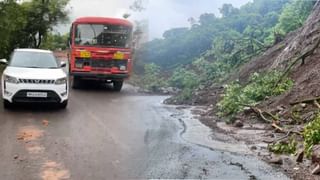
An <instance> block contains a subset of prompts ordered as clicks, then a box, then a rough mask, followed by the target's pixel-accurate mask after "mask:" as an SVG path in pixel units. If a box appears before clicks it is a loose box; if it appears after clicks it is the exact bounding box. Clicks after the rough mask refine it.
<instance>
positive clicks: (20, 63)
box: [10, 51, 59, 68]
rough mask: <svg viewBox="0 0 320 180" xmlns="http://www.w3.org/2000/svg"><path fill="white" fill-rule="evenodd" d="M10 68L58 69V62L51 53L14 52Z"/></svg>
mask: <svg viewBox="0 0 320 180" xmlns="http://www.w3.org/2000/svg"><path fill="white" fill-rule="evenodd" d="M10 66H13V67H25V68H59V65H58V61H57V59H56V58H55V57H54V55H53V54H52V53H46V52H28V51H15V52H14V53H13V56H12V58H11V61H10Z"/></svg>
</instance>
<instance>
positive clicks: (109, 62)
mask: <svg viewBox="0 0 320 180" xmlns="http://www.w3.org/2000/svg"><path fill="white" fill-rule="evenodd" d="M127 63H128V60H114V59H105V60H104V59H76V64H80V65H82V66H91V67H93V68H112V67H120V66H127Z"/></svg>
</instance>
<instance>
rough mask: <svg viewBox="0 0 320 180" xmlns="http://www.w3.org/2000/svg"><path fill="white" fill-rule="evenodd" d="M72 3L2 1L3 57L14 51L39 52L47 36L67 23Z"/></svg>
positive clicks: (0, 54) (64, 0) (0, 46)
mask: <svg viewBox="0 0 320 180" xmlns="http://www.w3.org/2000/svg"><path fill="white" fill-rule="evenodd" d="M68 2H69V0H55V1H51V0H30V1H22V2H19V1H15V0H4V1H0V37H1V39H0V57H8V56H9V54H10V53H11V52H12V50H13V49H14V48H18V47H19V48H26V47H31V48H39V47H40V46H41V44H42V42H43V40H44V39H45V38H46V37H47V35H48V33H49V32H50V31H51V30H52V28H53V27H54V26H56V25H57V24H58V23H60V22H64V21H66V20H67V14H68V12H67V11H66V9H65V7H66V5H67V3H68Z"/></svg>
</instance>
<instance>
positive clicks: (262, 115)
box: [242, 104, 279, 123]
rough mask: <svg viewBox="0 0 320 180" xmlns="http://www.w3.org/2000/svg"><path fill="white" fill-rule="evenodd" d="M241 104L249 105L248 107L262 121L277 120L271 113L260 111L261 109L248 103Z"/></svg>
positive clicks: (271, 121) (270, 121)
mask: <svg viewBox="0 0 320 180" xmlns="http://www.w3.org/2000/svg"><path fill="white" fill-rule="evenodd" d="M242 106H245V107H249V108H250V109H252V111H253V112H254V113H256V114H257V115H258V116H259V117H260V118H261V119H262V120H263V121H265V122H267V123H273V122H274V121H279V118H278V117H276V116H275V115H273V114H271V113H270V112H267V111H262V110H261V109H259V108H257V107H254V106H252V105H248V104H242ZM265 115H268V116H270V117H271V118H272V120H269V119H268V118H267V117H266V116H265Z"/></svg>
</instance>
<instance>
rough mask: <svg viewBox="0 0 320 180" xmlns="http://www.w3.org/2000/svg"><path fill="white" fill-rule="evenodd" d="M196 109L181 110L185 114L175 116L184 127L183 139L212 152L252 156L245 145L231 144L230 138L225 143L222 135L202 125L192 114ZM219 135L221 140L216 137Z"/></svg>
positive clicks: (236, 142)
mask: <svg viewBox="0 0 320 180" xmlns="http://www.w3.org/2000/svg"><path fill="white" fill-rule="evenodd" d="M193 110H194V108H191V107H190V108H184V109H180V111H183V113H182V114H181V115H180V114H179V115H175V116H174V117H176V118H178V119H179V121H180V122H181V123H182V124H183V126H184V131H183V132H182V133H181V137H182V138H183V139H184V140H186V141H187V142H190V143H192V144H196V145H199V146H202V147H206V148H209V149H212V150H219V151H226V152H231V153H241V154H252V153H251V151H250V150H249V148H248V147H247V146H246V145H245V144H244V143H243V142H239V141H236V140H233V141H232V142H230V137H226V140H225V141H223V138H221V136H223V135H222V134H221V135H220V134H216V135H215V132H213V131H212V130H211V129H210V128H209V127H207V126H205V125H204V124H202V123H201V122H200V121H199V120H198V119H196V118H195V117H194V115H193V114H192V113H191V112H192V111H193ZM218 135H219V138H217V139H219V140H217V139H216V138H215V136H218Z"/></svg>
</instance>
